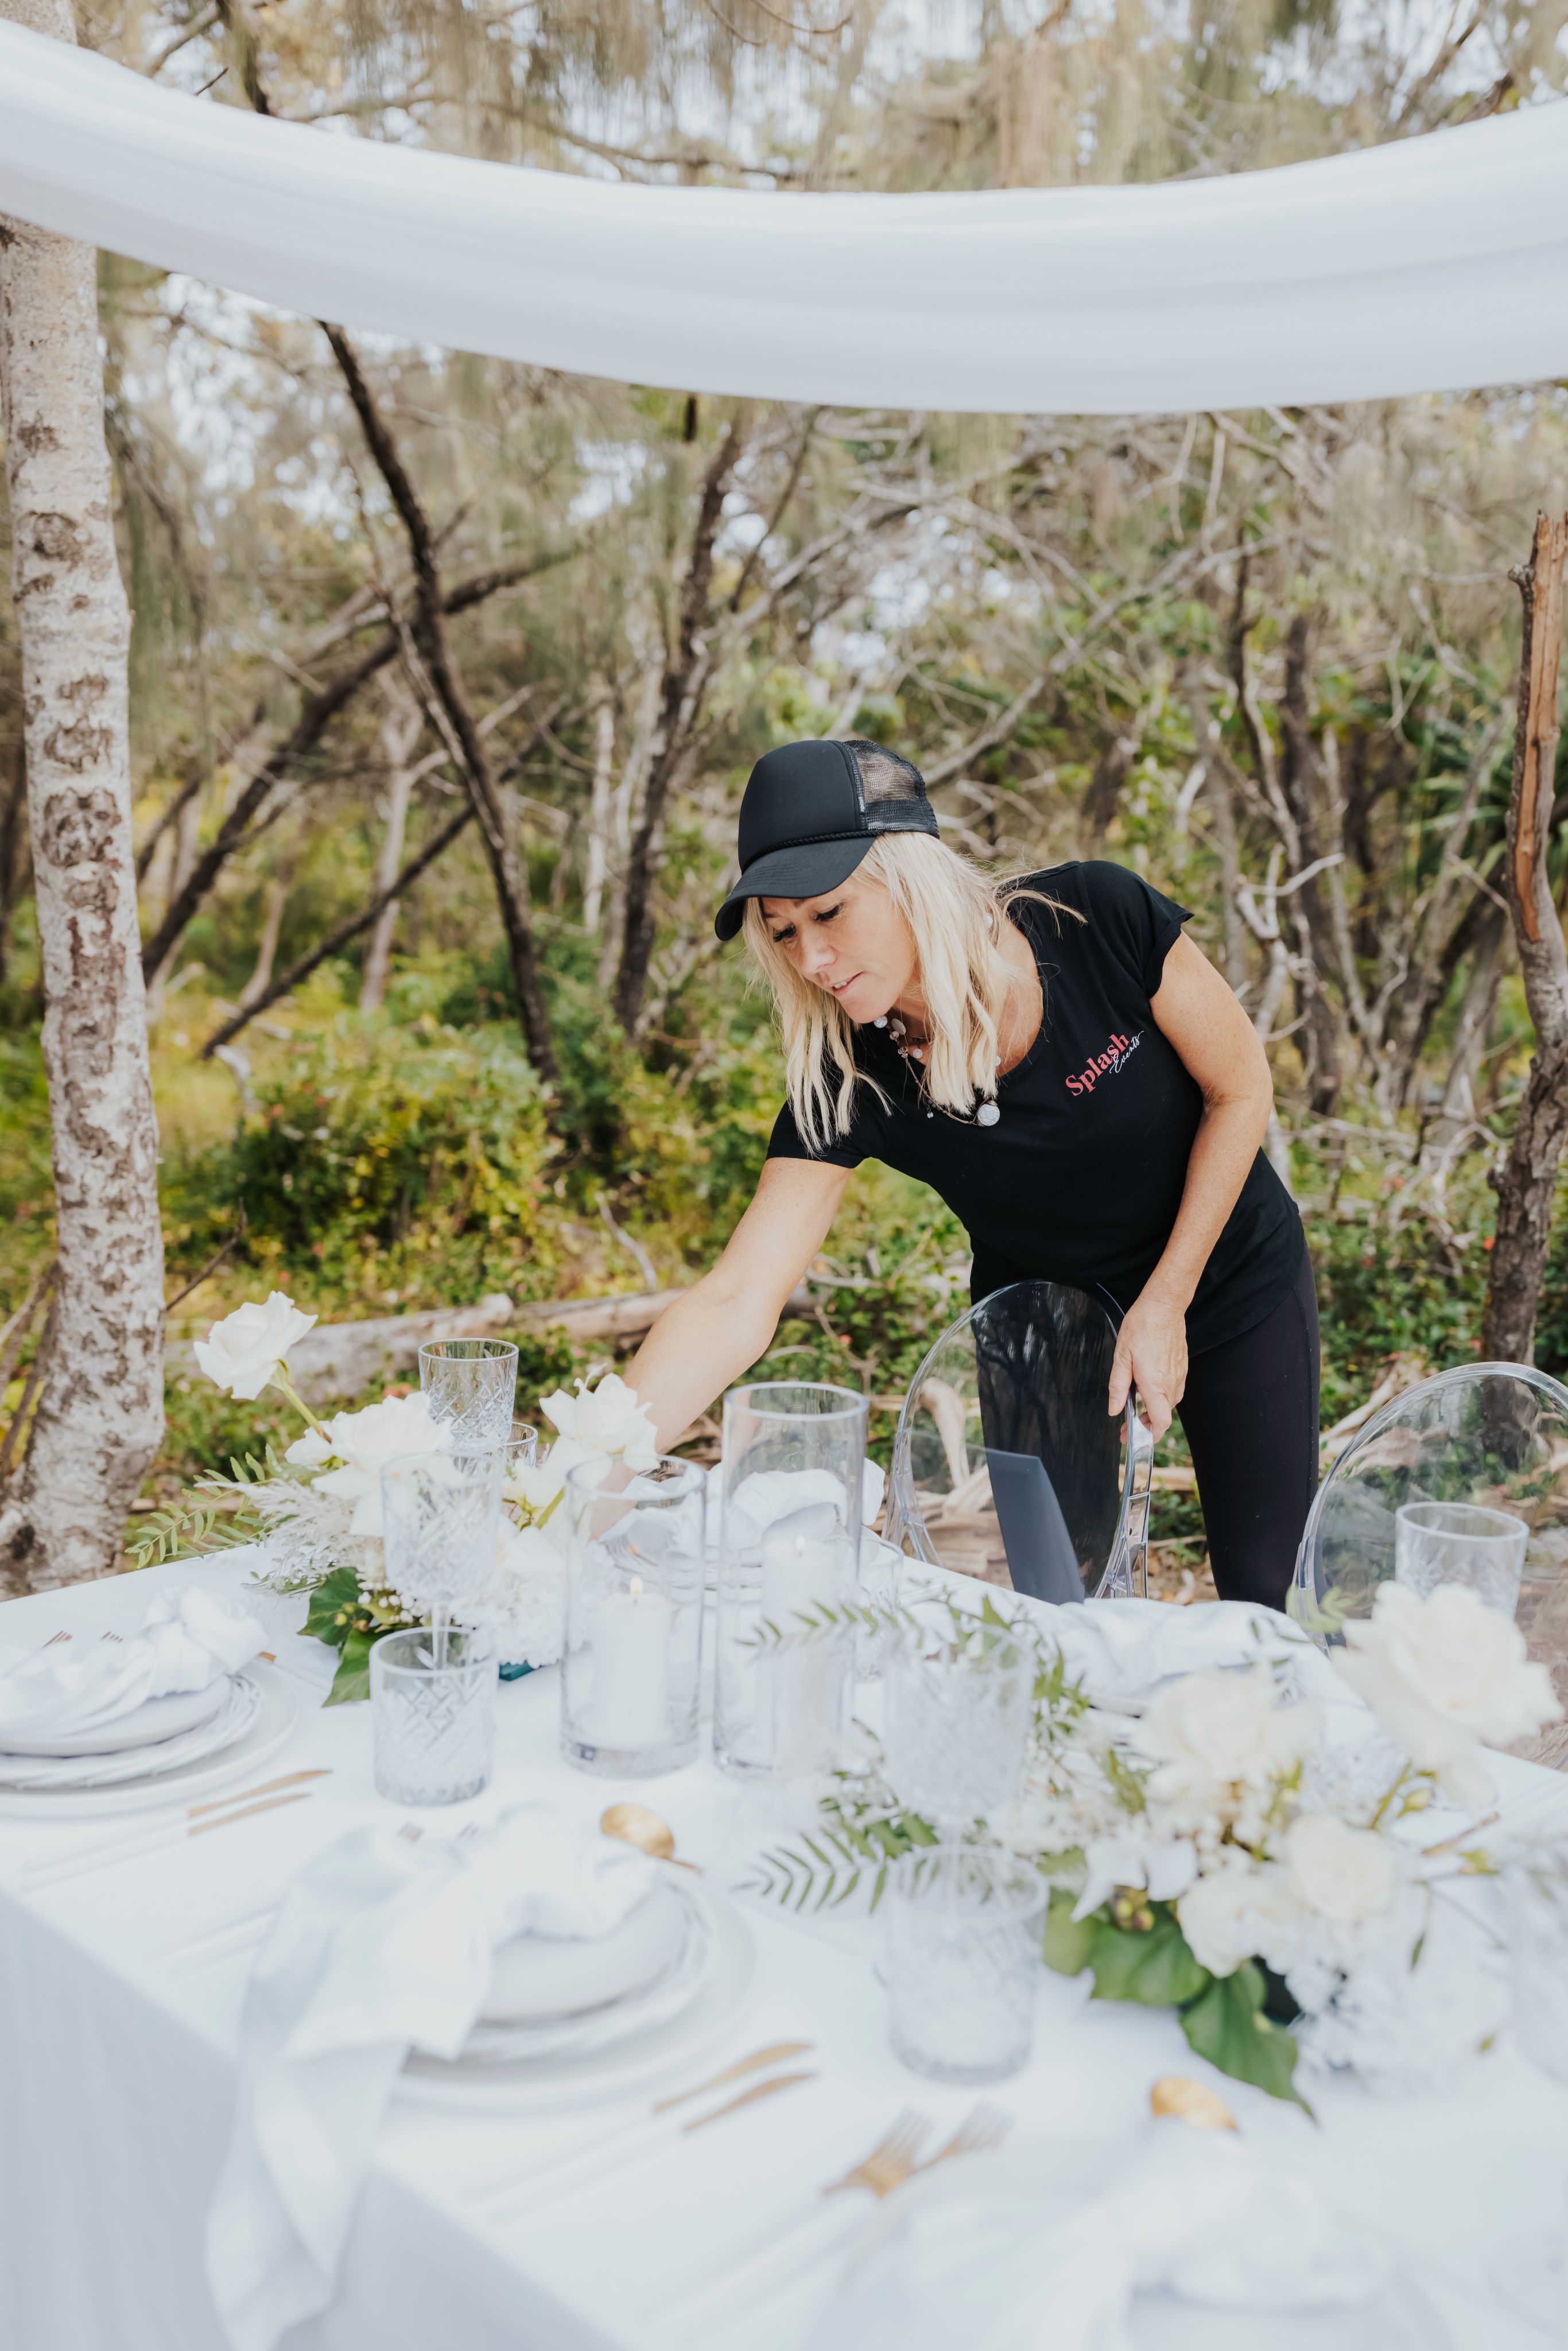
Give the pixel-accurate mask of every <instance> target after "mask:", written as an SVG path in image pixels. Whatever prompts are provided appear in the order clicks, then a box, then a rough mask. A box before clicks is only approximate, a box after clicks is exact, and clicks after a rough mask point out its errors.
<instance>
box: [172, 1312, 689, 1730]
mask: <svg viewBox="0 0 1568 2351" xmlns="http://www.w3.org/2000/svg"><path fill="white" fill-rule="evenodd" d="M315 1320H316V1318H315V1316H314V1315H312V1314H304V1313H301V1312H300V1311H299V1309H298V1307H296V1306H295V1305H294V1304H293V1303H292V1301H290V1300H289V1299H287V1298H286V1297H285V1296H284V1294H283V1292H282V1291H281V1290H274V1291H273V1293H272V1295H271V1297H270V1298H268V1299H267V1302H266V1304H265V1305H255V1304H249V1305H245V1306H242V1307H240V1308H239V1309H238V1310H237V1311H235V1313H233V1314H229V1315H225V1318H224V1319H223V1321H222V1322H214V1325H213V1327H212V1330H211V1331H210V1332H209V1333H208V1335H207V1337H206V1338H205V1339H204V1340H198V1341H197V1342H196V1348H195V1353H196V1360H197V1362H198V1364H200V1365H201V1368H202V1369H203V1371H204V1372H205V1373H206V1374H207V1375H208V1377H209V1378H210V1379H212V1380H214V1382H215V1383H216V1384H217V1385H218V1386H220V1387H222V1388H225V1390H226V1391H227V1392H228V1394H230V1395H235V1396H239V1397H242V1398H243V1399H245V1400H246V1401H247V1402H249V1401H253V1400H254V1399H255V1398H256V1396H258V1395H260V1394H261V1392H262V1390H263V1389H264V1388H266V1387H268V1386H271V1387H276V1388H277V1389H278V1391H279V1392H280V1393H281V1394H282V1395H285V1396H286V1397H287V1399H288V1401H289V1403H290V1404H292V1405H294V1407H295V1409H296V1410H297V1411H298V1413H299V1414H300V1415H301V1416H302V1417H303V1419H304V1420H305V1422H306V1424H307V1426H306V1428H305V1431H304V1434H303V1435H302V1436H300V1437H297V1438H296V1439H295V1441H294V1443H293V1444H292V1445H290V1446H289V1447H288V1448H287V1451H286V1452H285V1453H284V1454H283V1456H282V1457H281V1458H279V1457H278V1456H277V1454H276V1453H274V1452H272V1451H271V1450H270V1448H269V1449H268V1451H267V1454H266V1455H265V1456H264V1457H263V1458H260V1459H258V1458H256V1456H255V1455H247V1456H246V1458H245V1459H244V1460H243V1461H235V1462H233V1463H232V1464H231V1465H230V1466H231V1469H232V1471H233V1475H232V1476H230V1477H228V1478H221V1477H214V1478H204V1479H200V1480H198V1482H197V1484H196V1486H195V1488H194V1489H193V1494H192V1496H191V1498H190V1499H189V1500H188V1501H187V1502H185V1503H184V1504H182V1505H179V1506H177V1507H176V1508H175V1509H174V1510H172V1511H170V1512H165V1513H161V1514H159V1515H158V1516H157V1517H155V1518H153V1519H152V1520H150V1521H149V1523H148V1525H147V1527H146V1528H145V1530H144V1531H143V1533H142V1539H141V1543H140V1544H139V1545H138V1553H139V1557H138V1564H139V1565H141V1564H145V1563H146V1562H148V1561H149V1560H156V1559H162V1558H169V1557H173V1556H177V1555H179V1554H180V1553H182V1552H202V1551H210V1550H214V1549H217V1548H220V1547H227V1546H230V1545H233V1544H235V1543H243V1542H254V1541H258V1540H259V1542H260V1544H261V1546H262V1549H263V1551H264V1552H265V1563H264V1565H263V1566H262V1568H261V1569H260V1571H259V1573H260V1577H261V1580H262V1581H263V1582H264V1583H267V1584H268V1585H269V1586H270V1587H271V1588H272V1589H273V1590H275V1591H277V1592H285V1593H298V1592H308V1593H309V1594H310V1604H309V1609H308V1614H307V1618H306V1627H305V1629H306V1630H307V1631H308V1632H310V1633H314V1634H316V1635H318V1636H319V1638H321V1639H323V1640H326V1641H328V1642H329V1643H330V1644H331V1646H333V1647H335V1648H337V1649H339V1650H340V1653H341V1662H340V1667H339V1669H338V1673H337V1676H336V1677H335V1678H334V1681H333V1686H332V1695H333V1698H335V1699H339V1700H341V1699H343V1698H359V1697H362V1696H364V1695H365V1694H366V1692H367V1690H368V1687H369V1683H368V1660H369V1653H370V1649H371V1646H372V1645H373V1643H374V1642H375V1641H376V1640H377V1639H379V1638H380V1637H381V1635H382V1634H383V1633H388V1632H391V1631H392V1630H393V1629H395V1627H397V1626H398V1625H408V1624H417V1623H419V1622H421V1621H422V1617H423V1612H422V1611H420V1610H419V1609H418V1608H417V1607H416V1606H415V1604H414V1603H413V1599H412V1597H411V1596H410V1595H406V1594H404V1593H400V1592H397V1591H395V1590H393V1589H392V1587H391V1586H390V1585H389V1583H388V1582H387V1574H386V1563H385V1558H384V1553H383V1549H382V1492H381V1473H382V1468H383V1467H384V1466H385V1465H386V1464H387V1463H388V1462H392V1461H395V1460H398V1459H400V1458H408V1457H409V1456H410V1455H413V1454H417V1453H433V1452H441V1451H444V1449H445V1448H446V1446H447V1444H448V1442H449V1439H448V1437H447V1435H446V1432H445V1431H444V1428H443V1427H442V1426H441V1425H440V1424H439V1423H438V1422H436V1421H435V1420H434V1419H433V1418H432V1416H431V1412H430V1405H429V1402H428V1400H427V1398H426V1397H425V1396H423V1395H407V1396H400V1395H386V1396H384V1397H383V1398H382V1401H381V1403H379V1404H372V1405H364V1406H362V1407H361V1410H360V1411H358V1412H340V1413H337V1414H335V1415H334V1416H333V1417H332V1418H331V1419H330V1420H327V1421H322V1420H319V1419H318V1417H317V1416H316V1415H315V1414H314V1413H313V1412H312V1411H311V1410H310V1408H309V1406H308V1405H307V1404H306V1403H305V1401H304V1399H303V1398H302V1397H301V1396H300V1395H298V1392H297V1390H296V1388H295V1386H294V1384H293V1383H292V1381H291V1380H290V1378H289V1375H288V1371H287V1354H288V1351H289V1349H290V1348H291V1347H292V1346H293V1345H294V1344H295V1343H296V1342H297V1341H298V1340H299V1339H302V1338H303V1337H304V1335H305V1333H306V1332H307V1331H308V1330H309V1329H310V1328H311V1326H312V1324H313V1323H314V1322H315ZM540 1410H541V1412H543V1414H544V1415H545V1416H546V1417H547V1418H548V1419H549V1421H550V1422H551V1423H552V1425H553V1426H554V1427H555V1428H556V1430H557V1432H558V1434H557V1437H556V1440H555V1442H554V1443H553V1444H552V1445H551V1447H549V1452H548V1453H547V1454H546V1455H545V1457H544V1458H543V1459H542V1460H541V1461H539V1462H538V1463H537V1464H536V1465H535V1466H533V1467H532V1468H520V1469H517V1471H515V1472H514V1473H513V1474H512V1475H511V1476H510V1477H508V1479H507V1482H506V1484H505V1486H504V1488H503V1497H504V1503H505V1510H504V1514H503V1517H502V1521H501V1527H500V1531H499V1535H498V1538H497V1546H496V1559H495V1566H494V1571H493V1573H492V1575H491V1577H490V1580H489V1582H488V1583H487V1584H486V1587H485V1588H484V1590H483V1591H482V1592H479V1593H476V1595H475V1596H474V1599H473V1601H472V1603H471V1604H468V1605H466V1606H465V1608H464V1610H463V1611H462V1615H463V1618H464V1621H465V1622H467V1623H470V1624H476V1625H484V1626H486V1628H487V1629H489V1630H491V1631H493V1632H494V1634H495V1636H496V1644H497V1650H498V1652H499V1654H500V1655H501V1656H502V1657H504V1658H506V1659H507V1660H509V1661H511V1662H512V1663H514V1664H516V1665H517V1666H518V1667H522V1666H547V1665H553V1664H554V1663H555V1661H556V1659H557V1658H558V1657H559V1656H560V1652H561V1640H562V1626H563V1621H564V1612H565V1585H566V1560H565V1535H564V1524H563V1520H562V1514H561V1512H560V1510H559V1501H560V1497H561V1493H562V1490H563V1489H564V1487H565V1483H566V1479H567V1474H568V1472H569V1471H570V1470H571V1469H573V1468H577V1467H578V1465H579V1464H580V1463H582V1462H585V1461H599V1462H602V1463H603V1464H604V1466H605V1468H606V1469H608V1468H609V1466H610V1464H611V1463H612V1462H614V1461H623V1462H624V1463H626V1465H627V1466H628V1467H629V1468H633V1469H649V1468H653V1464H654V1463H655V1461H656V1460H657V1459H658V1441H657V1438H656V1437H655V1434H654V1431H653V1425H652V1423H651V1422H650V1421H649V1419H648V1417H647V1415H646V1414H645V1413H644V1412H643V1408H642V1406H641V1405H640V1404H639V1403H638V1400H637V1397H636V1395H635V1394H634V1393H633V1391H632V1389H631V1388H629V1387H628V1386H627V1385H626V1383H625V1381H624V1380H622V1379H621V1378H620V1377H618V1376H617V1375H616V1374H614V1373H609V1374H606V1375H605V1376H604V1377H603V1378H602V1379H601V1380H600V1381H599V1382H598V1383H597V1384H596V1385H594V1386H593V1387H590V1386H589V1385H588V1384H587V1383H586V1382H585V1381H583V1380H579V1381H578V1382H577V1393H576V1394H575V1395H568V1394H567V1393H566V1391H565V1390H564V1389H559V1388H558V1389H557V1390H556V1391H555V1393H554V1394H553V1395H549V1396H546V1397H544V1398H543V1399H542V1400H541V1403H540Z"/></svg>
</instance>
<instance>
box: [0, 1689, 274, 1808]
mask: <svg viewBox="0 0 1568 2351" xmlns="http://www.w3.org/2000/svg"><path fill="white" fill-rule="evenodd" d="M243 1678H244V1679H246V1680H247V1681H251V1682H254V1683H255V1684H256V1687H257V1688H258V1689H259V1691H260V1693H261V1704H260V1705H259V1707H258V1708H256V1713H255V1714H254V1715H253V1717H252V1718H251V1723H250V1728H249V1729H247V1730H246V1732H245V1733H244V1734H243V1735H242V1736H241V1737H240V1738H238V1739H236V1740H235V1742H234V1744H233V1745H232V1746H230V1747H225V1748H221V1749H219V1750H218V1751H217V1752H216V1753H215V1754H207V1755H204V1756H202V1757H200V1758H198V1759H197V1761H194V1762H192V1763H186V1764H183V1765H181V1766H178V1767H177V1768H176V1769H175V1770H173V1771H148V1772H145V1773H143V1774H142V1775H141V1777H140V1778H138V1779H134V1780H122V1781H120V1782H117V1784H116V1785H115V1786H113V1787H111V1788H4V1787H0V1818H5V1819H6V1820H17V1821H21V1820H26V1821H81V1820H93V1819H100V1818H102V1817H103V1815H104V1814H106V1813H141V1812H146V1811H149V1810H150V1809H151V1808H152V1806H154V1805H157V1804H189V1803H193V1802H195V1801H196V1800H197V1799H198V1798H199V1797H202V1796H204V1795H206V1794H207V1793H208V1792H209V1791H210V1790H212V1789H214V1788H221V1787H223V1786H224V1785H225V1782H228V1781H230V1780H234V1779H238V1778H240V1777H242V1776H243V1775H244V1774H245V1773H246V1772H247V1771H254V1769H255V1768H256V1765H257V1764H258V1763H265V1762H267V1761H268V1760H269V1759H270V1758H271V1757H272V1756H274V1755H276V1754H277V1750H278V1749H279V1748H280V1747H281V1746H282V1745H283V1743H284V1741H285V1740H287V1737H288V1735H289V1733H290V1731H291V1730H292V1729H293V1728H294V1723H295V1718H296V1715H297V1714H298V1707H297V1706H296V1703H295V1698H294V1693H293V1691H292V1690H291V1689H290V1688H289V1687H288V1684H287V1681H286V1680H285V1679H284V1677H283V1676H282V1675H281V1674H280V1673H277V1672H276V1671H275V1670H274V1668H273V1667H271V1666H265V1665H262V1664H261V1663H259V1662H258V1661H257V1660H256V1659H254V1658H253V1659H252V1661H251V1663H250V1664H249V1665H248V1666H246V1669H245V1674H244V1677H243Z"/></svg>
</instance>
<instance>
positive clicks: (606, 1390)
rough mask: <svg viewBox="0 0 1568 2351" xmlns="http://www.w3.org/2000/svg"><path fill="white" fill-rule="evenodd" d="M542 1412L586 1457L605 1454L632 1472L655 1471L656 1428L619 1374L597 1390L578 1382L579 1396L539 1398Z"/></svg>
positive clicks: (561, 1394)
mask: <svg viewBox="0 0 1568 2351" xmlns="http://www.w3.org/2000/svg"><path fill="white" fill-rule="evenodd" d="M539 1410H540V1411H541V1412H542V1413H544V1414H545V1415H546V1416H548V1417H549V1419H550V1420H552V1421H553V1422H554V1423H555V1426H557V1428H559V1431H560V1433H561V1435H562V1437H571V1438H574V1439H575V1440H576V1442H577V1443H578V1444H580V1446H581V1447H583V1449H584V1452H585V1453H602V1454H604V1455H606V1456H607V1457H608V1458H610V1459H612V1460H618V1461H624V1462H625V1463H626V1465H627V1467H628V1468H632V1469H652V1468H653V1466H654V1464H655V1463H656V1462H657V1460H658V1458H659V1441H658V1438H657V1437H656V1436H655V1434H654V1431H653V1423H652V1421H651V1420H650V1419H649V1418H648V1416H647V1414H646V1413H645V1412H644V1411H643V1407H642V1405H640V1404H639V1403H638V1401H637V1395H636V1391H635V1389H633V1388H629V1387H628V1386H627V1384H626V1383H625V1381H624V1380H623V1379H622V1377H621V1375H620V1374H619V1373H617V1372H606V1374H604V1377H603V1378H602V1379H601V1381H600V1382H599V1384H598V1386H597V1387H594V1388H590V1387H589V1385H588V1384H587V1382H586V1381H584V1380H579V1382H578V1384H577V1394H576V1395H574V1396H572V1395H567V1393H566V1390H565V1389H564V1388H557V1390H556V1392H555V1394H554V1395H548V1396H541V1397H540V1398H539Z"/></svg>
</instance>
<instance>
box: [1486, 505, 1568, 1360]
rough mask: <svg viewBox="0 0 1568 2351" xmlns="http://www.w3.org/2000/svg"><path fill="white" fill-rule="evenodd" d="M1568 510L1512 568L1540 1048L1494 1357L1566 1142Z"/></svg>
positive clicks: (1515, 823)
mask: <svg viewBox="0 0 1568 2351" xmlns="http://www.w3.org/2000/svg"><path fill="white" fill-rule="evenodd" d="M1565 566H1568V515H1559V516H1552V515H1544V514H1543V515H1538V516H1537V517H1536V520H1535V543H1534V546H1533V547H1532V549H1531V557H1530V561H1529V562H1528V563H1527V564H1523V565H1521V567H1520V569H1518V570H1516V571H1514V572H1513V573H1512V574H1511V577H1512V579H1513V580H1514V581H1515V583H1516V585H1517V586H1518V589H1519V592H1520V596H1521V600H1522V602H1523V605H1524V635H1523V642H1522V643H1521V647H1520V659H1519V705H1518V716H1517V719H1516V722H1515V727H1514V737H1513V783H1512V789H1511V791H1510V794H1509V803H1508V856H1507V859H1506V861H1505V862H1504V866H1503V876H1504V882H1505V887H1506V893H1507V897H1508V909H1509V914H1510V916H1511V920H1512V924H1513V938H1514V945H1515V946H1516V947H1517V948H1518V950H1519V962H1520V969H1521V972H1522V974H1523V976H1524V996H1525V1002H1526V1003H1527V1004H1528V1005H1529V1007H1530V1017H1531V1020H1532V1021H1533V1023H1534V1025H1535V1054H1534V1058H1533V1059H1532V1061H1531V1064H1530V1077H1529V1081H1528V1082H1527V1084H1526V1086H1525V1090H1524V1099H1523V1101H1522V1102H1521V1103H1520V1105H1519V1118H1518V1123H1517V1124H1516V1125H1515V1127H1514V1131H1513V1141H1512V1143H1511V1144H1510V1146H1509V1154H1508V1158H1507V1160H1506V1162H1505V1163H1504V1165H1503V1169H1502V1173H1501V1174H1500V1175H1498V1176H1497V1177H1496V1178H1495V1179H1494V1181H1495V1183H1496V1186H1497V1237H1496V1240H1495V1242H1494V1244H1493V1248H1492V1253H1491V1270H1490V1278H1489V1280H1488V1282H1487V1298H1486V1308H1485V1311H1484V1312H1483V1314H1482V1317H1481V1353H1482V1355H1483V1356H1484V1357H1485V1358H1486V1360H1487V1361H1488V1362H1490V1363H1521V1364H1527V1363H1529V1362H1530V1360H1531V1349H1532V1346H1533V1343H1534V1336H1535V1310H1536V1306H1537V1303H1538V1301H1539V1300H1540V1296H1541V1277H1542V1270H1543V1269H1544V1267H1545V1263H1546V1251H1547V1246H1548V1243H1549V1241H1550V1239H1551V1233H1552V1196H1553V1194H1554V1192H1555V1191H1556V1188H1557V1166H1558V1162H1559V1160H1560V1159H1561V1158H1562V1155H1563V1143H1564V1141H1568V944H1565V943H1564V940H1563V925H1562V924H1561V922H1560V921H1559V920H1558V916H1557V909H1556V907H1555V906H1554V905H1553V904H1552V885H1551V883H1550V881H1549V880H1548V878H1547V871H1546V851H1547V844H1548V842H1549V841H1550V839H1551V835H1552V800H1553V793H1554V789H1555V776H1556V766H1557V738H1558V733H1559V729H1558V725H1557V673H1558V667H1559V664H1560V661H1561V657H1562V652H1563V569H1564V567H1565Z"/></svg>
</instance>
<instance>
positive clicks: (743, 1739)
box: [713, 1381, 866, 1779]
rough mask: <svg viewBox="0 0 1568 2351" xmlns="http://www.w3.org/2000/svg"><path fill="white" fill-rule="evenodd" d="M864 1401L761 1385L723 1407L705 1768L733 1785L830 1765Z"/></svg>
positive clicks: (846, 1641)
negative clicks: (836, 1614)
mask: <svg viewBox="0 0 1568 2351" xmlns="http://www.w3.org/2000/svg"><path fill="white" fill-rule="evenodd" d="M865 1437H866V1400H865V1398H864V1396H862V1395H854V1394H852V1391H851V1390H850V1389H848V1388H836V1387H826V1386H814V1385H807V1384H801V1383H798V1382H791V1381H763V1382H757V1383H753V1384H748V1385H747V1386H745V1387H739V1388H733V1389H731V1391H730V1393H729V1395H727V1396H726V1398H725V1402H724V1472H723V1498H722V1509H721V1516H720V1521H719V1558H718V1625H717V1637H716V1675H715V1687H714V1726H713V1745H714V1761H716V1763H717V1765H718V1768H719V1770H720V1771H724V1772H727V1774H728V1775H729V1776H730V1777H731V1778H735V1779H767V1778H779V1777H788V1778H795V1777H799V1776H802V1775H814V1774H817V1773H820V1772H825V1771H831V1770H832V1769H833V1767H834V1765H835V1764H836V1763H837V1761H839V1757H840V1750H841V1743H842V1739H843V1733H844V1728H845V1721H846V1717H847V1713H848V1706H849V1695H850V1690H851V1687H852V1677H853V1671H854V1647H855V1644H854V1629H853V1626H852V1624H845V1625H839V1626H835V1625H828V1624H825V1622H824V1619H823V1611H824V1610H838V1609H842V1608H844V1607H846V1606H847V1605H848V1604H850V1603H852V1601H853V1599H854V1596H855V1585H856V1577H857V1572H858V1564H859V1557H860V1540H861V1494H862V1476H863V1470H864V1465H865Z"/></svg>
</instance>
